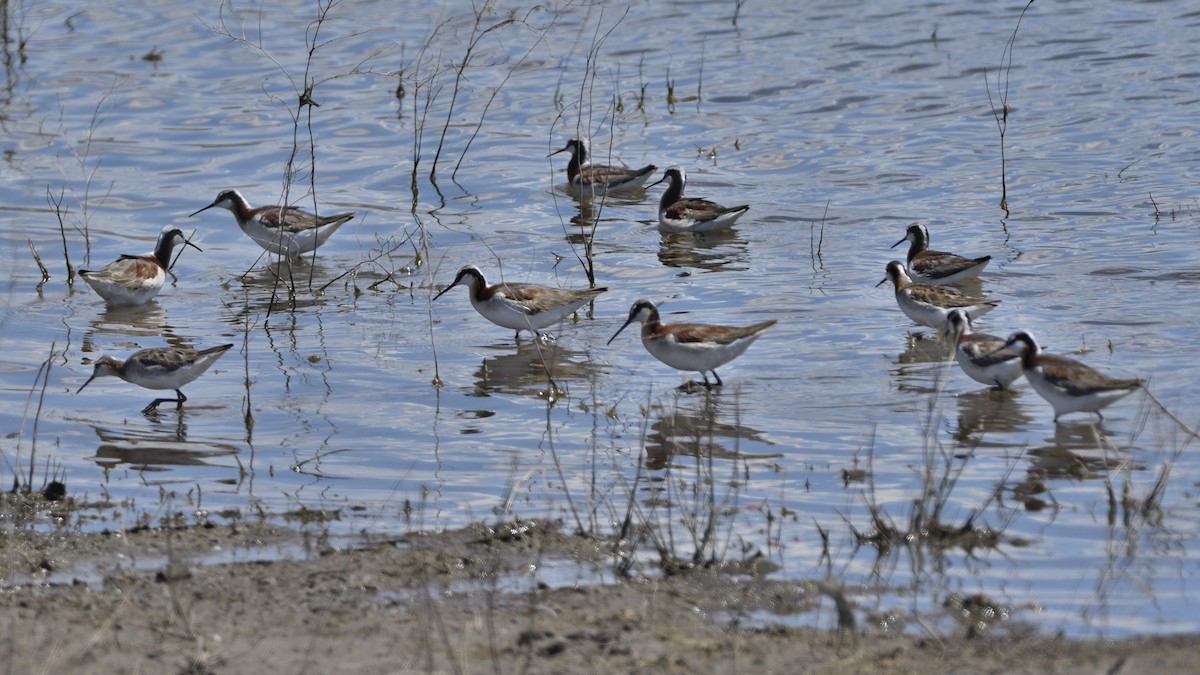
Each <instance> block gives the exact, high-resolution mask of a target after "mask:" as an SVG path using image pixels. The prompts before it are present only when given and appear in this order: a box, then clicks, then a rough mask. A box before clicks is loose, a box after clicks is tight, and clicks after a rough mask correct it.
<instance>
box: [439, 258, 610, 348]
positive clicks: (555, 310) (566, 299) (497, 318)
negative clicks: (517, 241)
mask: <svg viewBox="0 0 1200 675" xmlns="http://www.w3.org/2000/svg"><path fill="white" fill-rule="evenodd" d="M464 281H465V282H466V284H467V289H468V291H469V296H470V298H471V306H472V307H474V308H475V311H477V312H479V313H480V314H481V315H483V317H484V318H485V319H487V320H488V321H491V322H492V323H494V324H496V325H497V326H501V327H503V328H510V329H512V330H515V331H516V332H517V334H516V337H517V339H518V340H519V339H520V338H521V331H523V330H527V331H529V332H531V333H533V334H534V335H535V336H537V337H542V333H541V331H542V329H544V328H549V327H550V326H553V325H554V324H557V323H558V322H560V321H562V320H563V319H564V318H566V317H567V316H570V315H571V314H573V313H574V312H575V310H577V309H579V308H580V307H583V306H584V305H586V304H587V303H589V302H591V301H592V300H594V299H595V298H596V296H598V295H600V294H601V293H604V292H605V291H607V290H608V289H607V288H605V287H603V286H600V287H597V288H582V289H577V290H576V289H569V288H552V287H550V286H539V285H537V284H528V283H517V282H506V283H498V284H489V283H488V282H487V280H486V279H484V278H483V272H480V271H479V268H478V267H476V266H474V265H467V266H465V267H463V268H462V269H461V270H459V271H458V274H457V275H456V276H455V277H454V281H453V282H451V284H450V285H449V286H447V287H445V288H443V289H442V290H441V292H440V293H438V294H437V295H435V296H433V299H434V300H437V299H438V298H440V297H442V295H444V294H445V293H446V292H447V291H449V290H450V289H451V288H454V287H455V286H457V285H459V284H460V283H463V282H464Z"/></svg>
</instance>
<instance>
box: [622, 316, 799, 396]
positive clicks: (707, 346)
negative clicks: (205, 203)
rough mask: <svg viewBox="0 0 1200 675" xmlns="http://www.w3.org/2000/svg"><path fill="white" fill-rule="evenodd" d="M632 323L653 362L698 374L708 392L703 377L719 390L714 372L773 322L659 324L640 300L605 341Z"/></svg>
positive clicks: (709, 386) (734, 357)
mask: <svg viewBox="0 0 1200 675" xmlns="http://www.w3.org/2000/svg"><path fill="white" fill-rule="evenodd" d="M634 321H640V322H641V323H642V344H643V345H644V346H645V347H646V351H648V352H650V354H651V355H652V356H654V358H656V359H658V360H659V361H662V362H663V363H665V364H667V365H668V366H671V367H672V368H675V369H677V370H689V371H696V372H699V373H700V376H701V377H702V378H704V386H705V387H708V388H712V387H713V386H714V385H711V384H709V382H708V375H707V373H712V374H713V377H714V378H716V385H715V386H718V387H720V386H722V385H723V383H722V382H721V376H720V375H718V374H717V370H716V369H717V368H718V367H720V366H723V365H725V364H726V363H729V362H730V361H732V360H734V359H736V358H737V357H739V356H741V355H742V353H743V352H745V351H746V348H747V347H749V346H750V345H752V344H754V341H755V340H757V339H758V338H759V336H760V335H762V332H763V331H765V330H766V329H768V328H770V327H771V326H774V325H775V323H776V321H775V320H774V319H772V320H770V321H762V322H760V323H756V324H752V325H749V326H711V325H706V324H699V323H663V322H662V321H661V320H660V319H659V316H658V308H657V307H655V306H654V303H653V302H650V301H649V300H647V299H645V298H642V299H640V300H638V301H637V302H635V303H633V306H632V307H630V308H629V318H628V319H626V320H625V323H624V324H622V325H621V327H620V328H618V329H617V332H616V333H613V336H612V337H611V338H609V339H608V344H612V341H613V340H615V339H617V336H618V335H620V334H621V331H623V330H625V327H626V326H628V325H629V324H631V323H633V322H634Z"/></svg>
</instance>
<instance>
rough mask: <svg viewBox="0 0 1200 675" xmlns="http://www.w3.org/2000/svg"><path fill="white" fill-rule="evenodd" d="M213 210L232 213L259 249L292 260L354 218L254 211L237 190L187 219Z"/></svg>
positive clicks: (350, 215)
mask: <svg viewBox="0 0 1200 675" xmlns="http://www.w3.org/2000/svg"><path fill="white" fill-rule="evenodd" d="M214 206H219V207H221V208H223V209H228V210H229V211H230V212H232V213H233V217H234V218H236V219H237V224H238V227H240V228H242V232H245V233H246V235H247V236H249V237H250V238H251V239H253V240H254V241H255V242H257V243H258V245H259V246H261V247H263V248H265V249H266V250H268V251H270V252H271V253H275V254H277V255H286V256H292V257H296V256H301V255H304V254H305V253H311V252H312V251H314V250H316V249H317V248H318V247H319V246H321V244H324V243H325V241H326V240H327V239H329V237H330V236H331V235H333V233H334V232H337V229H338V228H339V227H341V226H342V225H344V224H345V223H346V222H348V221H349V220H350V219H351V218H353V217H354V212H353V211H349V212H346V213H339V214H337V215H333V216H315V215H313V214H311V213H309V212H307V211H302V210H300V209H299V208H297V207H295V206H260V207H258V208H256V209H252V208H250V203H249V202H247V201H246V198H245V197H243V196H242V193H240V192H238V191H237V190H224V191H222V192H221V193H220V194H218V195H217V198H216V199H214V200H213V203H211V204H209V205H208V206H206V207H204V208H202V209H200V210H199V211H196V212H195V213H192V214H190V215H189V216H188V217H189V218H190V217H192V216H194V215H196V214H197V213H200V212H201V211H206V210H208V209H211V208H212V207H214Z"/></svg>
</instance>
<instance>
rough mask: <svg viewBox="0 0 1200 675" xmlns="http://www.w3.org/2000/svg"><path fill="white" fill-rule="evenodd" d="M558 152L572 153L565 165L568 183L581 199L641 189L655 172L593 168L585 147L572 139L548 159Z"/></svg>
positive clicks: (651, 167) (649, 168)
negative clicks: (593, 195) (584, 196)
mask: <svg viewBox="0 0 1200 675" xmlns="http://www.w3.org/2000/svg"><path fill="white" fill-rule="evenodd" d="M560 152H570V153H571V161H570V162H568V163H567V182H568V183H570V185H571V187H572V188H574V189H575V190H576V191H577V192H578V193H579V194H580V195H592V194H596V195H603V194H608V193H609V192H616V191H619V190H633V189H636V188H640V187H642V186H643V185H645V184H646V182H647V181H649V180H650V178H651V177H653V175H654V172H655V171H657V170H658V167H656V166H654V165H653V164H647V165H646V166H643V167H642V168H640V169H630V168H628V167H624V166H606V165H604V164H592V163H591V162H589V161H588V150H587V143H585V142H584V141H581V140H579V139H575V138H572V139H571V140H569V141H567V144H566V145H565V146H563V147H562V148H561V149H559V150H555V151H554V152H552V153H550V155H549V156H550V157H553V156H554V155H557V154H558V153H560Z"/></svg>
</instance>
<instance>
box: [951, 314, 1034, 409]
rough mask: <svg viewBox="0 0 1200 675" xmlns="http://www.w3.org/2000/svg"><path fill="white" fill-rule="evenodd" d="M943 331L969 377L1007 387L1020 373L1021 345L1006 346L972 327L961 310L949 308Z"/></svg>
mask: <svg viewBox="0 0 1200 675" xmlns="http://www.w3.org/2000/svg"><path fill="white" fill-rule="evenodd" d="M944 331H945V335H946V336H947V337H950V338H951V339H952V340H953V341H954V359H955V360H956V361H958V365H959V367H960V368H962V371H963V372H964V373H966V374H967V376H968V377H970V378H971V379H972V380H975V381H976V382H981V383H983V384H987V385H991V386H993V387H996V388H997V389H1008V388H1009V387H1011V386H1012V383H1013V382H1015V381H1017V380H1018V379H1020V377H1021V375H1022V374H1023V372H1022V368H1021V356H1022V355H1023V353H1024V350H1023V348H1022V347H1021V346H1015V347H1009V348H1007V349H1006V348H1005V339H1004V338H1002V337H997V336H995V335H988V334H987V333H976V332H975V331H973V330H971V318H970V317H969V316H967V313H966V312H965V311H963V310H962V309H959V308H956V309H952V310H950V313H949V314H947V315H946V326H945V329H944Z"/></svg>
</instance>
